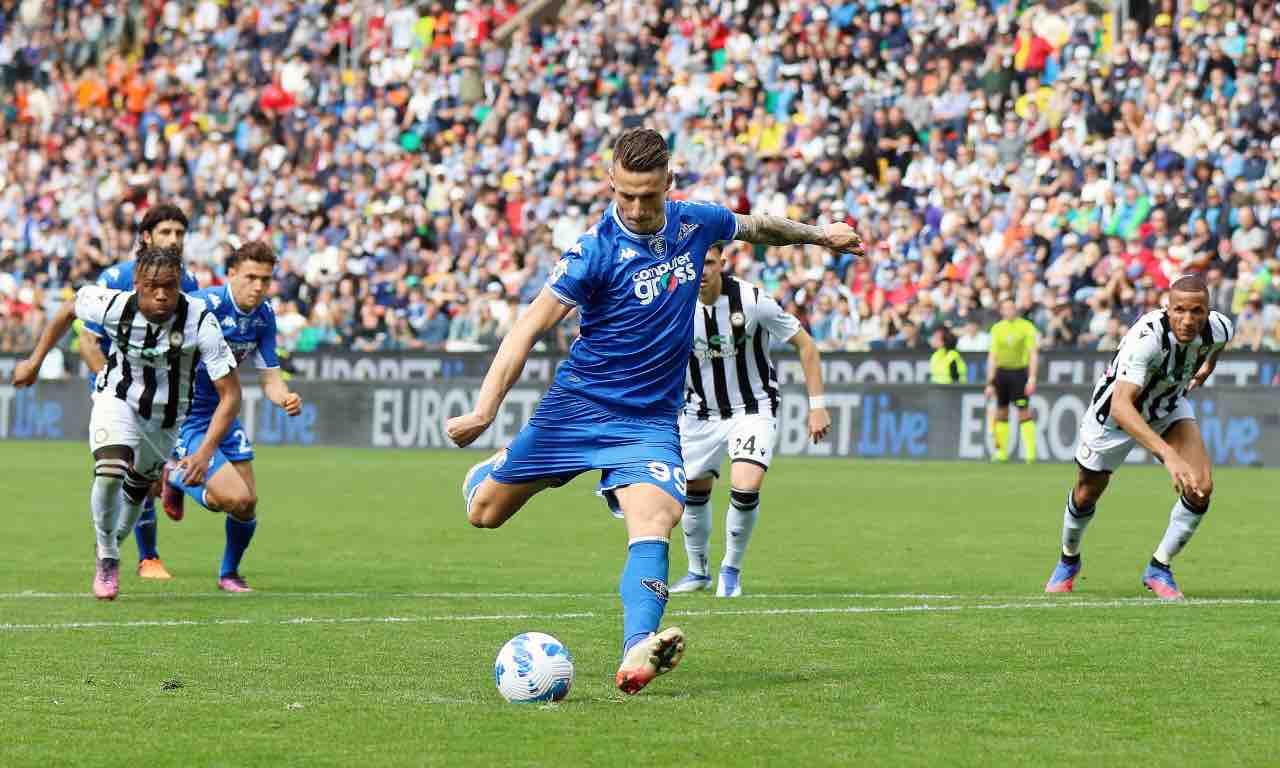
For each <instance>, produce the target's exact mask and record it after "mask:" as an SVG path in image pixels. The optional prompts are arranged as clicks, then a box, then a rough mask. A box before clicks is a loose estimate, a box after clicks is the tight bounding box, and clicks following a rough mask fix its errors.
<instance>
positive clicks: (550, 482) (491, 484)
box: [462, 450, 567, 528]
mask: <svg viewBox="0 0 1280 768" xmlns="http://www.w3.org/2000/svg"><path fill="white" fill-rule="evenodd" d="M505 454H506V451H505V450H503V451H498V452H497V453H495V454H494V455H492V456H490V457H489V458H487V459H485V460H484V461H482V462H480V463H479V464H477V465H475V466H474V467H472V468H471V469H470V471H468V472H467V476H466V479H465V480H463V483H462V496H463V498H464V499H465V500H466V503H467V521H468V522H470V523H471V524H472V525H473V526H475V527H476V528H497V527H499V526H501V525H502V524H503V523H505V522H507V521H508V520H510V519H511V518H512V516H514V515H515V513H517V512H519V511H520V508H521V507H523V506H524V505H525V504H526V503H527V502H528V501H529V499H532V498H533V497H534V495H535V494H537V493H538V492H539V491H542V490H544V489H546V488H558V487H560V486H562V485H564V484H565V482H567V480H565V479H557V478H543V479H541V480H531V481H529V482H525V483H501V482H498V481H497V480H495V479H493V477H491V475H492V474H493V470H494V469H495V466H497V465H500V464H501V461H502V460H503V459H504V458H505Z"/></svg>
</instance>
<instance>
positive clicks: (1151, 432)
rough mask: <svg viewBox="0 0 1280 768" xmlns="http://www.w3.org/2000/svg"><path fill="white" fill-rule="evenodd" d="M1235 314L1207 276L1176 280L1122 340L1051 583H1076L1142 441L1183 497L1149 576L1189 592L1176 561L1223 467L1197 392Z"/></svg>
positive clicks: (1094, 401)
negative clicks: (1219, 308) (1086, 548)
mask: <svg viewBox="0 0 1280 768" xmlns="http://www.w3.org/2000/svg"><path fill="white" fill-rule="evenodd" d="M1232 332H1233V329H1232V326H1231V320H1229V319H1228V318H1227V316H1226V315H1223V314H1222V313H1220V312H1215V311H1212V310H1211V309H1209V289H1208V286H1207V285H1206V284H1205V282H1204V278H1202V277H1200V276H1199V275H1184V276H1182V277H1181V278H1179V279H1178V280H1176V281H1174V283H1173V285H1172V286H1170V290H1169V295H1168V304H1167V306H1166V307H1164V308H1161V309H1157V310H1155V311H1153V312H1148V313H1147V314H1145V315H1143V316H1142V317H1141V318H1139V319H1138V321H1137V322H1136V323H1134V325H1133V327H1132V328H1130V329H1129V332H1128V333H1126V334H1125V336H1124V339H1123V340H1122V341H1121V342H1120V348H1119V349H1118V350H1117V351H1116V356H1115V359H1113V360H1112V361H1111V365H1110V366H1108V367H1107V370H1106V371H1105V372H1104V373H1103V375H1102V377H1101V378H1100V379H1099V380H1098V383H1097V385H1096V386H1094V389H1093V396H1092V398H1091V399H1090V402H1089V407H1088V409H1087V410H1086V411H1085V414H1084V416H1083V418H1081V421H1080V433H1079V437H1078V439H1077V443H1076V463H1077V464H1078V465H1079V467H1080V470H1079V473H1078V475H1077V478H1076V484H1075V486H1074V487H1073V488H1072V489H1071V492H1070V493H1069V494H1068V495H1067V505H1066V510H1065V511H1064V512H1063V516H1062V554H1061V556H1060V558H1059V560H1058V564H1057V565H1056V566H1055V567H1054V570H1053V574H1052V575H1051V576H1050V577H1049V581H1048V582H1047V583H1046V584H1045V591H1046V592H1071V591H1072V590H1073V587H1074V583H1075V577H1076V575H1077V574H1079V572H1080V568H1081V563H1080V542H1081V540H1082V539H1083V538H1084V533H1085V529H1086V528H1088V526H1089V523H1090V521H1092V520H1093V517H1094V514H1095V512H1096V508H1097V503H1098V500H1099V499H1100V498H1101V497H1102V494H1103V493H1104V492H1105V491H1106V489H1107V486H1108V485H1109V484H1110V480H1111V473H1112V472H1114V471H1115V470H1116V469H1117V468H1118V467H1119V466H1120V465H1121V464H1122V463H1123V462H1124V460H1125V457H1127V456H1128V455H1129V451H1130V450H1132V449H1133V446H1134V444H1135V443H1137V444H1141V445H1142V446H1143V447H1144V448H1146V449H1147V450H1148V451H1150V452H1151V455H1152V456H1154V457H1156V458H1157V459H1159V460H1160V461H1161V463H1163V464H1164V467H1165V470H1167V471H1168V472H1169V475H1170V477H1171V478H1172V480H1173V487H1174V490H1175V491H1176V492H1177V494H1178V499H1177V501H1175V502H1174V504H1173V508H1172V509H1171V510H1170V512H1169V525H1168V528H1167V529H1166V530H1165V534H1164V537H1163V538H1162V539H1161V540H1160V543H1159V545H1158V546H1157V547H1156V550H1155V552H1154V553H1153V555H1152V557H1151V560H1150V562H1149V563H1148V564H1147V566H1146V568H1145V570H1143V572H1142V584H1143V586H1145V587H1146V588H1147V589H1149V590H1151V592H1153V593H1154V594H1155V595H1156V596H1157V597H1160V598H1161V599H1165V600H1180V599H1182V591H1181V590H1180V589H1179V587H1178V584H1177V582H1176V581H1174V578H1173V570H1172V565H1171V564H1172V562H1173V558H1174V556H1175V555H1177V554H1178V553H1179V552H1181V551H1182V549H1183V547H1185V546H1186V545H1187V542H1189V541H1190V540H1191V537H1192V536H1193V535H1194V534H1195V531H1196V529H1197V528H1198V527H1199V526H1200V523H1201V521H1202V520H1203V519H1204V516H1205V513H1206V512H1208V511H1209V499H1210V496H1211V495H1212V493H1213V477H1212V473H1213V466H1212V462H1211V460H1210V458H1209V453H1208V451H1207V450H1205V446H1204V439H1203V438H1202V437H1201V435H1200V428H1199V426H1198V425H1197V424H1196V420H1195V412H1194V411H1193V409H1192V407H1191V402H1190V401H1189V400H1188V399H1187V393H1188V392H1190V391H1191V390H1192V389H1194V388H1196V387H1198V386H1201V385H1203V384H1204V383H1205V381H1207V380H1208V378H1209V377H1210V376H1212V375H1213V370H1214V368H1215V367H1216V366H1217V363H1218V356H1219V355H1220V354H1221V352H1222V350H1223V348H1225V347H1226V346H1227V344H1229V343H1230V342H1231V335H1232Z"/></svg>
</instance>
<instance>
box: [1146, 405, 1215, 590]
mask: <svg viewBox="0 0 1280 768" xmlns="http://www.w3.org/2000/svg"><path fill="white" fill-rule="evenodd" d="M1164 439H1165V441H1166V442H1168V443H1169V445H1170V446H1172V447H1173V450H1174V451H1176V452H1177V454H1178V455H1179V456H1181V457H1182V458H1183V459H1184V460H1185V461H1186V462H1187V463H1188V464H1190V465H1191V470H1192V472H1194V473H1195V481H1196V485H1195V488H1184V489H1183V491H1182V495H1181V496H1180V497H1179V498H1178V500H1177V501H1175V502H1174V504H1173V509H1171V510H1170V511H1169V526H1168V528H1166V529H1165V532H1164V537H1163V538H1161V539H1160V544H1159V546H1157V547H1156V551H1155V553H1154V554H1152V556H1151V562H1150V563H1148V564H1147V568H1146V570H1145V571H1144V572H1143V574H1142V583H1143V584H1144V585H1145V586H1146V587H1147V589H1149V590H1151V591H1152V592H1154V593H1156V595H1158V596H1160V597H1162V598H1164V599H1166V600H1180V599H1182V591H1181V590H1180V589H1178V584H1177V582H1175V581H1174V580H1173V571H1172V568H1171V567H1170V566H1172V564H1173V558H1174V557H1176V556H1177V555H1178V553H1179V552H1181V551H1182V549H1183V547H1185V546H1186V545H1187V542H1189V541H1191V537H1192V536H1194V535H1195V532H1196V529H1197V528H1199V527H1200V523H1201V521H1202V520H1204V515H1205V513H1206V512H1208V511H1209V500H1210V497H1211V496H1212V495H1213V466H1212V463H1211V461H1210V460H1209V453H1208V451H1206V450H1205V447H1204V440H1203V439H1201V437H1200V427H1199V426H1198V425H1197V424H1196V422H1195V420H1194V419H1184V420H1182V421H1178V422H1175V423H1174V424H1173V426H1171V427H1169V429H1168V431H1166V432H1165V434H1164Z"/></svg>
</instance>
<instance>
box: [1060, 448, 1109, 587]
mask: <svg viewBox="0 0 1280 768" xmlns="http://www.w3.org/2000/svg"><path fill="white" fill-rule="evenodd" d="M1079 469H1080V471H1079V473H1078V474H1077V475H1076V484H1075V486H1074V487H1073V488H1072V489H1071V491H1070V492H1069V493H1068V494H1067V507H1066V509H1065V510H1064V511H1063V513H1062V554H1061V556H1060V558H1059V560H1058V565H1057V567H1055V568H1054V569H1053V575H1051V576H1050V577H1049V581H1048V583H1046V584H1045V585H1044V591H1045V592H1070V591H1071V590H1072V589H1073V588H1074V586H1075V578H1076V576H1077V575H1078V574H1079V573H1080V541H1081V539H1083V538H1084V532H1085V529H1086V528H1088V527H1089V523H1091V522H1093V514H1094V512H1095V511H1096V505H1097V503H1098V499H1100V498H1102V494H1103V492H1104V491H1106V490H1107V484H1108V483H1110V482H1111V473H1109V472H1099V471H1094V470H1091V469H1086V468H1085V467H1083V466H1081V467H1080V468H1079Z"/></svg>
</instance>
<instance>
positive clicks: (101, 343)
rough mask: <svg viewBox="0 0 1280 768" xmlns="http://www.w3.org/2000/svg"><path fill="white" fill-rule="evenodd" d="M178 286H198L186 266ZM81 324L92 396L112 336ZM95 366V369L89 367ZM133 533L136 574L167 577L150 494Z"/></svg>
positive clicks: (122, 269) (115, 271) (112, 270)
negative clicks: (93, 351) (93, 350)
mask: <svg viewBox="0 0 1280 768" xmlns="http://www.w3.org/2000/svg"><path fill="white" fill-rule="evenodd" d="M171 223H172V222H171ZM183 231H185V229H184V230H183ZM170 239H174V238H170ZM179 242H180V241H179ZM136 269H137V262H135V261H122V262H120V263H118V264H115V265H112V266H110V267H108V268H106V269H104V270H103V271H102V274H101V275H99V276H98V286H99V287H101V288H111V289H113V290H117V291H132V290H133V276H134V272H135V270H136ZM179 286H180V289H181V290H182V292H183V293H195V292H196V291H198V290H200V286H199V284H198V283H197V282H196V277H195V275H193V274H192V273H191V270H189V269H185V268H184V269H183V270H182V276H181V278H180V282H179ZM81 326H82V327H81V331H82V334H83V335H82V336H81V341H80V344H81V358H82V359H83V360H84V361H85V364H86V365H87V366H88V367H90V369H91V373H90V374H89V396H90V397H91V398H92V396H93V394H94V392H95V391H96V390H97V381H98V374H99V373H101V372H102V371H103V369H104V368H105V366H106V359H107V356H108V355H110V354H111V336H110V335H109V334H107V332H106V330H105V329H104V328H103V327H102V326H101V325H98V324H97V323H83V322H82V323H81ZM95 341H96V343H97V349H98V352H99V353H100V354H98V355H91V354H87V353H88V352H89V351H90V350H89V349H88V347H89V345H92V344H94V342H95ZM94 368H96V370H92V369H94ZM133 534H134V539H135V540H136V541H137V544H138V575H139V576H141V577H142V578H144V579H168V578H170V574H169V571H168V570H167V569H166V568H165V567H164V563H163V562H162V561H161V560H160V550H159V544H158V538H159V535H158V534H159V531H158V529H157V526H156V510H155V503H154V499H153V498H152V497H151V496H150V495H148V496H147V499H146V501H144V502H143V505H142V517H140V518H138V524H137V525H136V526H134V529H133Z"/></svg>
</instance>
